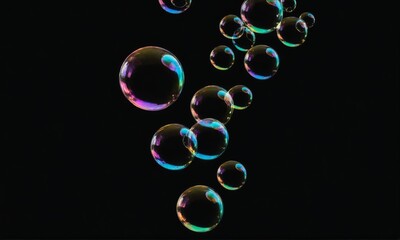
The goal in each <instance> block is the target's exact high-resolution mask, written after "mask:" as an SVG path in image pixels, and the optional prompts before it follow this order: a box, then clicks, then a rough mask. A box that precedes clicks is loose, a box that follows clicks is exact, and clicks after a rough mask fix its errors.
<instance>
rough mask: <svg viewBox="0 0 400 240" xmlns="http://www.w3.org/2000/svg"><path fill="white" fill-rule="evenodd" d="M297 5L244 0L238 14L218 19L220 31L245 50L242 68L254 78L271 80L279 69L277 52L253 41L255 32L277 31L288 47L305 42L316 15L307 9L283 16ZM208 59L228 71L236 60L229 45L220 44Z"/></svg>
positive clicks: (279, 0) (280, 0)
mask: <svg viewBox="0 0 400 240" xmlns="http://www.w3.org/2000/svg"><path fill="white" fill-rule="evenodd" d="M296 6H297V2H296V0H244V1H243V2H242V5H241V7H240V15H235V14H228V15H226V16H224V17H223V18H222V19H221V20H220V22H219V30H220V32H221V34H222V35H223V36H224V37H226V38H228V39H230V40H232V44H233V46H234V47H235V48H236V49H237V50H239V51H241V52H245V57H244V67H245V69H246V71H247V72H248V73H249V75H250V76H252V77H253V78H255V79H257V80H267V79H270V78H271V77H273V76H274V75H275V74H276V72H277V71H278V69H279V55H278V53H277V52H276V51H275V50H274V49H273V48H272V47H271V46H269V45H266V44H256V34H269V33H276V36H277V37H278V39H279V41H280V42H282V43H283V44H284V45H285V46H288V47H298V46H300V45H302V44H303V43H304V42H305V41H306V39H307V35H308V30H309V29H310V28H312V27H313V26H314V23H315V17H314V15H313V14H312V13H310V12H303V13H302V14H300V16H298V17H297V16H291V15H288V16H286V14H290V13H292V12H293V11H294V10H295V8H296ZM215 56H218V58H216V57H215ZM210 62H211V64H212V66H214V67H215V68H216V69H218V70H228V69H229V68H230V67H231V66H233V64H234V62H235V54H234V52H233V51H232V49H231V48H230V47H229V46H226V45H220V46H217V47H215V48H214V49H213V50H212V51H211V54H210ZM221 66H223V67H221ZM224 66H225V67H224ZM226 66H228V67H226Z"/></svg>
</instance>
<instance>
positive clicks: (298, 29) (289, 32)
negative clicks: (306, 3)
mask: <svg viewBox="0 0 400 240" xmlns="http://www.w3.org/2000/svg"><path fill="white" fill-rule="evenodd" d="M276 34H277V36H278V39H279V40H280V41H281V42H282V43H283V44H284V45H285V46H288V47H298V46H300V45H301V44H303V43H304V42H305V41H306V38H307V34H308V27H307V24H306V22H304V21H303V20H302V19H300V18H297V17H285V18H284V19H283V20H282V22H281V24H279V27H278V28H277V29H276Z"/></svg>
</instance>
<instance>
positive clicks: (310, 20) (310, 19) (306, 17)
mask: <svg viewBox="0 0 400 240" xmlns="http://www.w3.org/2000/svg"><path fill="white" fill-rule="evenodd" d="M299 18H300V19H302V20H303V21H304V22H305V23H306V25H307V27H308V28H309V29H310V28H312V27H314V25H315V16H314V14H312V13H310V12H303V13H302V14H300V17H299Z"/></svg>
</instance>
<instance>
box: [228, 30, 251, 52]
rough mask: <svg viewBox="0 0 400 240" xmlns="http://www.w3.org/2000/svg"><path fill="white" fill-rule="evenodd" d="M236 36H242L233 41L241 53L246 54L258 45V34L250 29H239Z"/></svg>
mask: <svg viewBox="0 0 400 240" xmlns="http://www.w3.org/2000/svg"><path fill="white" fill-rule="evenodd" d="M236 35H240V37H237V38H234V39H232V43H233V46H235V47H236V49H237V50H239V51H242V52H246V51H247V50H249V49H250V48H251V47H253V46H254V44H255V43H256V34H255V33H254V32H253V31H251V30H250V29H249V28H248V27H241V28H239V29H238V30H237V31H236V32H235V34H234V36H236Z"/></svg>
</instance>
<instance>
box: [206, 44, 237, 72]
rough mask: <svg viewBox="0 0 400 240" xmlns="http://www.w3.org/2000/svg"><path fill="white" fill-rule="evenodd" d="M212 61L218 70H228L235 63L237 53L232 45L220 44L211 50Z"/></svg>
mask: <svg viewBox="0 0 400 240" xmlns="http://www.w3.org/2000/svg"><path fill="white" fill-rule="evenodd" d="M210 62H211V64H212V65H213V66H214V67H215V68H216V69H218V70H228V69H229V68H231V67H232V65H233V64H234V63H235V53H234V52H233V51H232V49H231V48H230V47H228V46H226V45H219V46H217V47H215V48H214V49H213V50H212V51H211V53H210Z"/></svg>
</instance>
